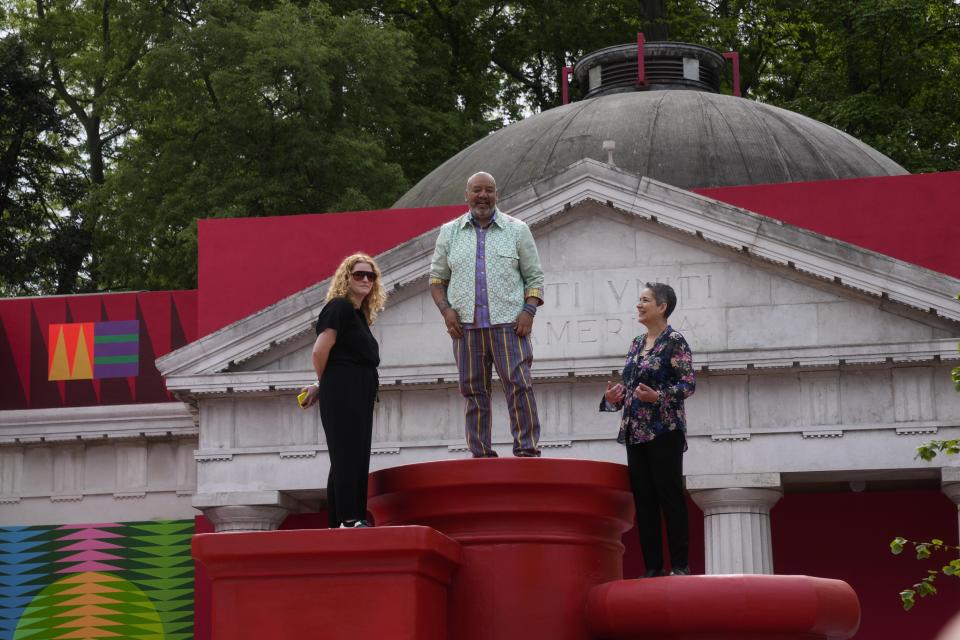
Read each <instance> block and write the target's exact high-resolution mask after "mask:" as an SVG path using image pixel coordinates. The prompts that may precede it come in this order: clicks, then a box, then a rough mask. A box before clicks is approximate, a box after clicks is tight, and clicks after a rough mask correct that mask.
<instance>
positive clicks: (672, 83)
mask: <svg viewBox="0 0 960 640" xmlns="http://www.w3.org/2000/svg"><path fill="white" fill-rule="evenodd" d="M728 58H729V59H731V60H732V61H733V63H734V70H733V71H734V95H739V93H740V91H739V86H738V85H739V82H738V80H739V79H738V77H737V76H738V75H739V73H738V72H739V69H737V68H736V67H738V66H739V64H738V62H739V60H738V59H737V56H736V54H735V53H728V54H723V53H720V52H719V51H716V50H714V49H711V48H709V47H703V46H700V45H696V44H686V43H683V42H644V40H643V34H640V35H639V36H638V37H637V44H621V45H616V46H613V47H607V48H605V49H600V50H599V51H594V52H593V53H589V54H587V55H586V56H584V57H583V58H582V59H581V60H580V61H579V62H577V64H576V65H575V66H574V67H573V77H574V81H575V82H576V83H577V85H578V86H579V88H580V93H581V95H582V96H583V98H584V99H587V98H595V97H597V96H602V95H607V94H611V93H622V92H625V91H657V90H662V89H690V90H695V91H708V92H710V93H719V92H720V78H721V76H722V74H723V71H724V66H725V65H726V59H728Z"/></svg>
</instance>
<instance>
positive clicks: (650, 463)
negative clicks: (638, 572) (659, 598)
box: [627, 431, 690, 571]
mask: <svg viewBox="0 0 960 640" xmlns="http://www.w3.org/2000/svg"><path fill="white" fill-rule="evenodd" d="M684 443H685V436H684V434H683V432H682V431H668V432H667V433H665V434H663V435H661V436H657V437H656V438H654V439H653V440H651V441H650V442H644V443H641V444H631V445H627V468H628V469H629V472H630V487H631V488H632V489H633V501H634V504H635V505H636V507H637V530H638V531H639V533H640V547H641V550H642V551H643V563H644V565H646V569H647V571H650V570H654V571H655V570H658V569H663V537H662V534H661V525H660V522H661V520H660V512H661V511H663V517H664V518H665V519H666V521H667V543H668V545H669V547H670V566H671V567H672V568H677V567H686V566H687V564H688V562H689V561H688V550H689V547H690V532H689V530H688V529H687V499H686V496H685V495H684V492H683V447H684Z"/></svg>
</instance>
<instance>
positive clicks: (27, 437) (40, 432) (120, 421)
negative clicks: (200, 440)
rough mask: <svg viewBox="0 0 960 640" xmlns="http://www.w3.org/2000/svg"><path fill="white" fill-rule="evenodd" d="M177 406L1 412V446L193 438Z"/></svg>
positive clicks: (191, 425) (193, 429)
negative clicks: (78, 441)
mask: <svg viewBox="0 0 960 640" xmlns="http://www.w3.org/2000/svg"><path fill="white" fill-rule="evenodd" d="M197 433H198V428H197V425H196V424H195V422H194V417H193V415H191V413H190V411H189V410H188V408H187V407H186V406H184V405H183V404H182V403H180V402H159V403H153V404H129V405H103V406H96V407H69V408H56V409H24V410H18V411H0V444H35V443H40V442H67V441H70V442H75V441H77V440H103V439H104V438H106V439H110V440H116V439H142V438H169V437H196V436H197Z"/></svg>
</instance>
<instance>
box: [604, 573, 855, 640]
mask: <svg viewBox="0 0 960 640" xmlns="http://www.w3.org/2000/svg"><path fill="white" fill-rule="evenodd" d="M588 616H589V620H590V626H591V628H592V629H593V631H594V633H595V636H596V637H598V638H610V639H614V638H623V639H625V640H626V639H630V638H644V640H743V639H749V640H820V639H829V640H843V639H844V638H850V637H852V636H853V634H855V633H856V632H857V628H858V627H859V626H860V602H859V600H857V594H856V593H855V592H854V591H853V589H851V588H850V585H848V584H847V583H846V582H842V581H840V580H829V579H826V578H811V577H809V576H769V575H716V576H676V577H666V578H648V579H644V580H621V581H619V582H611V583H608V584H604V585H600V586H597V587H594V588H593V589H592V590H591V592H590V597H589V603H588Z"/></svg>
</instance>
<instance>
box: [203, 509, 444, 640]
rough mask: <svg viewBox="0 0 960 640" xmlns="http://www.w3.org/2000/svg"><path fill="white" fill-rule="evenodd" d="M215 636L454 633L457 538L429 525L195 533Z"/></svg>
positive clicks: (394, 638)
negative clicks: (450, 619) (450, 628)
mask: <svg viewBox="0 0 960 640" xmlns="http://www.w3.org/2000/svg"><path fill="white" fill-rule="evenodd" d="M193 556H194V558H196V559H197V560H198V561H199V562H201V563H202V564H203V565H204V567H206V569H207V572H208V573H209V575H210V577H211V579H212V584H213V640H247V639H249V640H254V639H255V640H263V639H264V638H283V639H285V640H287V639H289V640H297V639H301V638H383V639H390V640H445V639H446V638H447V634H446V624H445V621H446V616H447V594H448V589H449V584H450V579H451V576H452V574H453V572H454V571H455V570H456V568H457V565H458V564H459V562H460V549H459V545H457V543H456V542H454V541H452V540H450V539H449V538H447V537H446V536H443V535H441V534H439V533H437V532H436V531H434V530H432V529H428V528H426V527H397V528H389V529H318V530H301V531H268V532H253V533H213V534H202V535H197V536H194V539H193Z"/></svg>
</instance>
